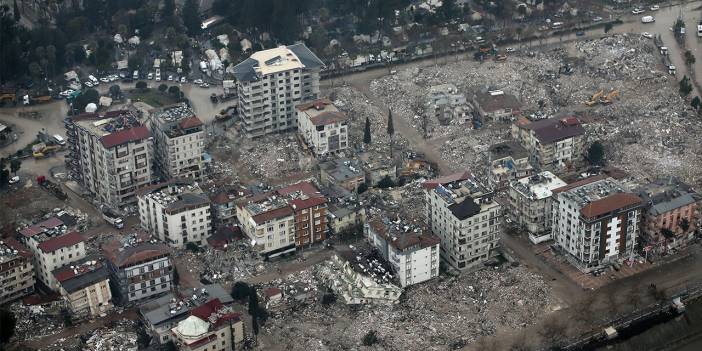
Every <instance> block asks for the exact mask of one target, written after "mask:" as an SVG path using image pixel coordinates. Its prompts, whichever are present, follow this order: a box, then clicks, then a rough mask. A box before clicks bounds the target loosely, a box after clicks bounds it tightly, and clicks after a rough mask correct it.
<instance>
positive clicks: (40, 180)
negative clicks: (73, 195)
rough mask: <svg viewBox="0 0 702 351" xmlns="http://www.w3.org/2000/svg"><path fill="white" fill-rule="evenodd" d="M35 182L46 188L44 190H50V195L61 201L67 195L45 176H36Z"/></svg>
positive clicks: (66, 197)
mask: <svg viewBox="0 0 702 351" xmlns="http://www.w3.org/2000/svg"><path fill="white" fill-rule="evenodd" d="M37 184H39V186H41V187H42V188H44V189H46V191H48V192H50V193H51V194H52V195H54V196H56V197H57V198H58V199H59V200H62V201H63V200H66V199H68V195H66V193H65V192H64V191H63V190H62V189H61V186H60V185H58V184H56V183H54V182H52V181H50V180H48V179H46V176H38V177H37Z"/></svg>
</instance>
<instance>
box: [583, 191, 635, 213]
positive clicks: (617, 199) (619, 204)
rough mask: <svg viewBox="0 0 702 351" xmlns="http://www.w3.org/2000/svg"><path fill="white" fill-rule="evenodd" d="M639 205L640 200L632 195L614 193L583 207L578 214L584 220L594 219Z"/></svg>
mask: <svg viewBox="0 0 702 351" xmlns="http://www.w3.org/2000/svg"><path fill="white" fill-rule="evenodd" d="M641 203H642V200H641V198H640V197H638V196H636V195H634V194H630V193H616V194H613V195H610V196H607V197H605V198H603V199H599V200H596V201H593V202H591V203H589V204H587V205H585V207H583V208H581V209H580V214H582V215H583V216H584V217H586V218H594V217H597V216H601V215H603V214H607V213H610V212H613V211H616V210H618V209H621V208H625V207H630V206H635V205H639V204H641Z"/></svg>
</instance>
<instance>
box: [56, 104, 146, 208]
mask: <svg viewBox="0 0 702 351" xmlns="http://www.w3.org/2000/svg"><path fill="white" fill-rule="evenodd" d="M64 123H65V126H66V135H67V137H68V141H67V145H68V154H67V156H66V166H67V168H68V169H69V173H70V175H71V177H72V178H73V179H75V180H76V181H78V183H80V184H81V185H82V186H83V188H85V189H86V190H87V191H89V192H90V193H91V194H93V196H95V198H96V199H97V200H98V201H99V202H101V203H103V204H106V205H108V206H110V207H113V208H118V207H122V206H124V205H128V204H133V203H135V202H136V201H137V199H136V189H137V188H139V187H141V186H144V185H147V184H149V183H151V181H152V180H153V179H154V177H153V174H152V164H151V160H152V157H153V141H152V138H151V132H149V130H148V129H147V128H146V126H143V125H141V122H139V119H138V118H137V116H136V114H134V113H132V112H130V111H124V110H120V111H110V112H105V113H104V114H98V113H84V114H81V115H78V116H74V117H68V118H66V119H65V122H64Z"/></svg>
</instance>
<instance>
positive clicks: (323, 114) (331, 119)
mask: <svg viewBox="0 0 702 351" xmlns="http://www.w3.org/2000/svg"><path fill="white" fill-rule="evenodd" d="M296 111H297V125H298V132H299V133H300V135H302V137H303V138H304V139H305V142H307V145H309V147H310V148H311V149H312V152H314V154H315V155H316V156H323V155H327V154H338V153H341V152H343V151H345V150H346V149H348V147H349V135H348V126H347V121H346V120H347V118H346V114H344V113H343V112H340V111H339V110H338V109H337V108H336V106H334V105H333V104H332V102H331V101H330V100H328V99H319V100H315V101H312V102H309V103H305V104H300V105H297V108H296Z"/></svg>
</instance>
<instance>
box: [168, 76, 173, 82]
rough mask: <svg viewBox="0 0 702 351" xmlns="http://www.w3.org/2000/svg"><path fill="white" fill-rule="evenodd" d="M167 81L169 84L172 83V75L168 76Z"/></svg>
mask: <svg viewBox="0 0 702 351" xmlns="http://www.w3.org/2000/svg"><path fill="white" fill-rule="evenodd" d="M168 81H169V82H172V81H173V75H172V74H171V75H169V76H168Z"/></svg>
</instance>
